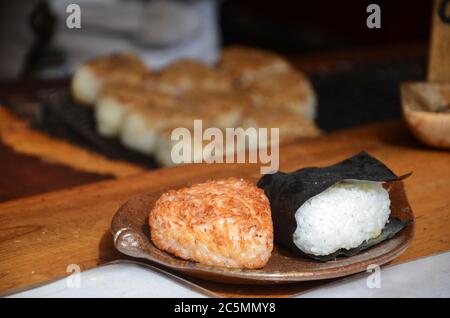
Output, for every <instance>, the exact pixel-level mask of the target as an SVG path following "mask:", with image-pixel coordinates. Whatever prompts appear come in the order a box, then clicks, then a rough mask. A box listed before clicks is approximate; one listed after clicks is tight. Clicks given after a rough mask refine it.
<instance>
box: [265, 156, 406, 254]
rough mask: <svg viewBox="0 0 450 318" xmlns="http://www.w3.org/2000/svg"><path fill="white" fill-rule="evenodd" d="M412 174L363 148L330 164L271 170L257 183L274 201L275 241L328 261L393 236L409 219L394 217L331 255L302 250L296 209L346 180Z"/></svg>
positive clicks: (393, 178)
mask: <svg viewBox="0 0 450 318" xmlns="http://www.w3.org/2000/svg"><path fill="white" fill-rule="evenodd" d="M409 175H410V174H407V175H404V176H400V177H399V176H397V175H395V174H394V173H393V172H392V171H391V170H390V169H389V168H388V167H386V166H385V165H384V164H383V163H382V162H380V161H379V160H377V159H375V158H374V157H372V156H371V155H369V154H368V153H367V152H365V151H363V152H360V153H359V154H357V155H355V156H353V157H351V158H349V159H346V160H344V161H342V162H339V163H337V164H334V165H331V166H328V167H323V168H318V167H310V168H304V169H300V170H297V171H294V172H292V173H284V172H277V173H274V174H267V175H265V176H263V177H261V179H260V180H259V181H258V184H257V185H258V187H260V188H262V189H264V192H265V194H266V196H267V197H268V198H269V201H270V207H271V210H272V220H273V226H274V237H275V241H276V242H278V243H280V244H281V245H283V246H285V247H287V248H289V249H290V250H292V251H294V252H296V253H298V254H300V255H302V256H305V255H306V256H308V257H311V258H313V259H316V260H320V261H328V260H331V259H335V258H336V257H338V256H353V255H356V254H357V253H359V252H361V251H363V250H365V249H367V248H369V247H372V246H374V245H376V244H378V243H380V242H382V241H384V240H386V239H389V238H391V237H393V236H394V235H395V234H397V233H398V232H399V231H400V230H401V229H403V228H404V227H405V226H406V225H407V223H408V222H402V221H400V220H398V219H393V218H391V219H390V221H389V223H387V224H386V226H385V228H384V229H383V231H382V233H381V234H380V236H378V237H377V238H375V239H372V240H369V241H367V242H364V243H362V244H361V245H360V246H358V247H356V248H354V249H351V250H345V249H342V250H339V251H337V252H335V253H333V254H330V255H325V256H315V255H309V254H305V253H304V252H302V251H301V250H300V249H299V248H298V247H297V246H296V245H295V244H294V241H293V237H292V236H293V233H294V232H295V230H296V228H297V222H296V220H295V213H296V212H297V210H298V209H299V208H300V206H301V205H302V204H303V203H305V202H306V201H307V200H308V199H310V198H312V197H314V196H316V195H318V194H320V193H322V192H323V191H325V190H326V189H328V188H329V187H331V186H332V185H334V184H336V183H337V182H340V181H343V180H349V179H350V180H364V181H376V182H389V181H399V180H402V179H404V178H406V177H408V176H409Z"/></svg>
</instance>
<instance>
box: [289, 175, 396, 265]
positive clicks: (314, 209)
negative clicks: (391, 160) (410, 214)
mask: <svg viewBox="0 0 450 318" xmlns="http://www.w3.org/2000/svg"><path fill="white" fill-rule="evenodd" d="M390 204H391V201H390V200H389V193H388V192H387V191H386V190H385V189H384V188H383V186H382V183H381V182H371V181H357V180H346V181H342V182H339V183H337V184H335V185H333V186H332V187H330V188H328V189H327V190H325V191H324V192H322V193H320V194H318V195H316V196H314V197H312V198H310V199H309V200H308V201H306V202H305V203H304V204H303V205H302V206H301V207H300V208H299V209H298V210H297V212H296V213H295V219H296V221H297V229H296V230H295V232H294V234H293V240H294V244H295V245H296V246H297V247H298V248H299V249H300V250H302V251H303V252H305V253H307V254H312V255H316V256H321V255H328V254H331V253H334V252H336V251H337V250H339V249H351V248H354V247H357V246H359V245H360V244H361V243H363V242H364V241H367V240H369V239H371V238H375V237H377V236H378V235H380V233H381V231H382V230H383V228H384V226H385V225H386V223H387V222H388V219H389V214H390V212H391V211H390Z"/></svg>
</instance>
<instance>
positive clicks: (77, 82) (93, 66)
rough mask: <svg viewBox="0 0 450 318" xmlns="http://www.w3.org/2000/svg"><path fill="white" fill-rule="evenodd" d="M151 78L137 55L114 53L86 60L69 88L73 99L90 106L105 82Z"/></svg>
mask: <svg viewBox="0 0 450 318" xmlns="http://www.w3.org/2000/svg"><path fill="white" fill-rule="evenodd" d="M149 78H151V73H150V69H149V68H148V67H147V66H146V65H145V64H144V62H142V61H141V60H140V59H139V58H138V57H137V56H135V55H133V54H130V53H114V54H111V55H107V56H100V57H97V58H94V59H92V60H89V61H87V62H86V63H85V64H83V65H82V66H80V68H78V69H77V71H76V72H75V74H74V76H73V78H72V82H71V90H72V95H73V97H74V98H75V100H76V101H77V102H78V103H80V104H82V105H85V106H90V107H92V106H93V105H94V104H95V102H96V101H97V97H98V95H99V93H100V92H101V90H102V87H103V85H104V83H105V82H109V83H111V82H119V83H127V84H139V83H142V82H147V81H148V80H149Z"/></svg>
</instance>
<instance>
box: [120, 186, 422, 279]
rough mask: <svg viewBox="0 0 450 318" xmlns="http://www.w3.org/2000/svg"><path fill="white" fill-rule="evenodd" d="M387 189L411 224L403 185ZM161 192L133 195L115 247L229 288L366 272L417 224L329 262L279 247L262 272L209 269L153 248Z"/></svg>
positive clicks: (394, 251)
mask: <svg viewBox="0 0 450 318" xmlns="http://www.w3.org/2000/svg"><path fill="white" fill-rule="evenodd" d="M387 188H388V189H389V193H390V198H391V211H392V212H391V215H392V216H394V217H398V218H400V219H402V220H412V219H413V213H412V210H411V207H410V206H409V203H408V200H407V198H406V194H405V191H404V187H403V183H402V182H401V181H399V182H393V183H390V184H388V185H387ZM163 192H164V191H161V192H158V193H150V194H144V195H140V196H137V197H134V198H132V199H131V200H129V201H128V202H127V203H125V204H124V205H123V206H122V207H121V208H120V209H119V210H118V211H117V213H116V214H115V215H114V218H113V220H112V225H111V229H112V233H113V235H114V245H115V246H116V248H117V249H118V250H119V251H120V252H122V253H124V254H126V255H129V256H132V257H137V258H142V259H147V260H150V261H153V262H155V263H158V264H161V265H164V266H167V267H168V268H171V269H173V270H175V271H179V272H181V273H184V274H187V275H190V276H194V277H198V278H202V279H206V280H212V281H218V282H224V283H230V284H231V283H232V284H282V283H292V282H299V281H307V280H318V279H327V278H334V277H341V276H346V275H350V274H354V273H358V272H363V271H365V270H366V269H367V266H368V265H370V264H377V265H383V264H385V263H387V262H389V261H391V260H392V259H394V258H396V257H397V256H399V255H400V254H401V253H402V252H404V251H405V249H406V248H407V247H408V245H409V243H410V242H411V239H412V237H413V233H414V223H411V224H410V225H409V226H407V227H406V228H405V229H403V230H402V231H401V232H400V233H398V234H397V235H396V236H394V237H393V238H391V239H389V240H387V241H384V242H382V243H380V244H378V245H376V246H374V247H372V248H370V249H368V250H366V251H363V252H362V253H360V254H358V255H356V256H352V257H343V258H338V259H337V260H335V261H329V262H318V261H315V260H312V259H308V258H302V257H299V256H296V255H294V254H292V253H291V252H289V251H288V250H286V249H284V248H282V247H280V246H277V245H275V248H274V250H273V252H272V256H271V258H270V260H269V262H268V263H267V265H266V266H265V267H264V268H262V269H258V270H239V269H229V268H222V267H216V266H206V265H202V264H199V263H195V262H190V261H185V260H182V259H179V258H177V257H175V256H172V255H171V254H168V253H166V252H163V251H161V250H159V249H158V248H156V247H155V246H154V245H153V244H152V242H151V240H150V229H149V226H148V214H149V212H150V210H151V208H152V207H153V204H154V203H155V201H156V200H157V199H158V198H159V196H160V195H161V194H162V193H163Z"/></svg>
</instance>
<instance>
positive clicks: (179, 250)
mask: <svg viewBox="0 0 450 318" xmlns="http://www.w3.org/2000/svg"><path fill="white" fill-rule="evenodd" d="M149 223H150V228H151V239H152V241H153V242H154V244H155V245H156V246H157V247H158V248H160V249H162V250H165V251H167V252H169V253H172V254H175V255H176V256H178V257H180V258H183V259H187V260H192V261H196V262H199V263H202V264H205V265H215V266H224V267H233V268H250V269H251V268H261V267H263V266H264V265H265V264H266V263H267V261H268V260H269V258H270V255H271V252H272V249H273V228H272V219H271V213H270V206H269V201H268V199H267V197H266V196H265V195H264V192H263V191H262V190H261V189H258V188H257V187H256V186H255V185H254V184H252V183H251V182H249V181H246V180H243V179H236V178H229V179H225V180H218V181H208V182H205V183H201V184H196V185H194V186H192V187H187V188H183V189H180V190H171V191H168V192H166V193H165V194H163V195H162V196H161V197H160V198H159V199H158V201H157V202H156V204H155V206H154V208H153V209H152V210H151V212H150V217H149Z"/></svg>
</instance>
